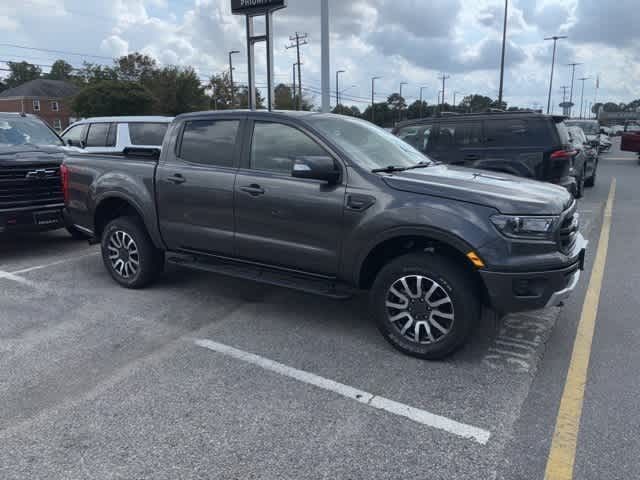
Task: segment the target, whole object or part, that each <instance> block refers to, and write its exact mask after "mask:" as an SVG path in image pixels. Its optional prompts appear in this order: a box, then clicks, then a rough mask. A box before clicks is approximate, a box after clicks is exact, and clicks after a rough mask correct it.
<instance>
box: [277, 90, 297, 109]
mask: <svg viewBox="0 0 640 480" xmlns="http://www.w3.org/2000/svg"><path fill="white" fill-rule="evenodd" d="M273 91H274V94H273V96H274V101H275V108H277V109H278V110H295V109H296V104H295V97H294V94H293V89H292V88H291V87H290V86H289V85H286V84H284V83H280V84H278V85H276V88H274V90H273Z"/></svg>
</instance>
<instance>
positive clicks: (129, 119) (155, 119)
mask: <svg viewBox="0 0 640 480" xmlns="http://www.w3.org/2000/svg"><path fill="white" fill-rule="evenodd" d="M172 121H173V117H163V116H121V117H118V116H115V117H90V118H84V119H82V120H78V121H77V122H75V123H74V125H81V124H83V123H118V122H126V123H142V122H144V123H171V122H172Z"/></svg>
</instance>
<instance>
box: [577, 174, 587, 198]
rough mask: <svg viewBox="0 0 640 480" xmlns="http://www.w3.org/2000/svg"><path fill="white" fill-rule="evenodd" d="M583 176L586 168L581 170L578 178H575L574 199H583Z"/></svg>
mask: <svg viewBox="0 0 640 480" xmlns="http://www.w3.org/2000/svg"><path fill="white" fill-rule="evenodd" d="M585 175H586V168H583V169H582V173H581V174H580V176H579V177H576V193H575V195H574V197H576V198H582V197H584V186H585V181H586V180H585V178H584V177H585Z"/></svg>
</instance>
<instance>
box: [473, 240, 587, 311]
mask: <svg viewBox="0 0 640 480" xmlns="http://www.w3.org/2000/svg"><path fill="white" fill-rule="evenodd" d="M586 247H587V241H586V240H584V238H583V237H582V236H580V238H579V242H578V243H577V245H576V248H575V250H574V252H576V254H575V255H574V256H573V257H571V260H570V262H569V263H568V264H567V265H566V266H564V267H562V268H559V269H554V270H545V271H530V272H493V271H488V270H480V275H481V277H482V279H483V281H484V284H485V287H486V290H487V294H488V297H489V302H490V303H491V306H492V307H493V308H494V309H496V310H497V311H499V312H501V313H513V312H523V311H527V310H538V309H541V308H545V307H553V306H557V305H559V304H561V303H562V302H563V301H564V300H566V299H567V298H569V297H570V296H571V294H572V293H573V291H574V290H575V289H576V287H577V285H578V282H579V280H580V275H581V272H582V270H584V257H585V253H586Z"/></svg>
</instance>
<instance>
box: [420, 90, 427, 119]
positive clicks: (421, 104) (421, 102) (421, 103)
mask: <svg viewBox="0 0 640 480" xmlns="http://www.w3.org/2000/svg"><path fill="white" fill-rule="evenodd" d="M425 88H428V87H420V118H422V113H423V112H422V107H423V105H424V101H423V100H422V92H423V91H424V89H425Z"/></svg>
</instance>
